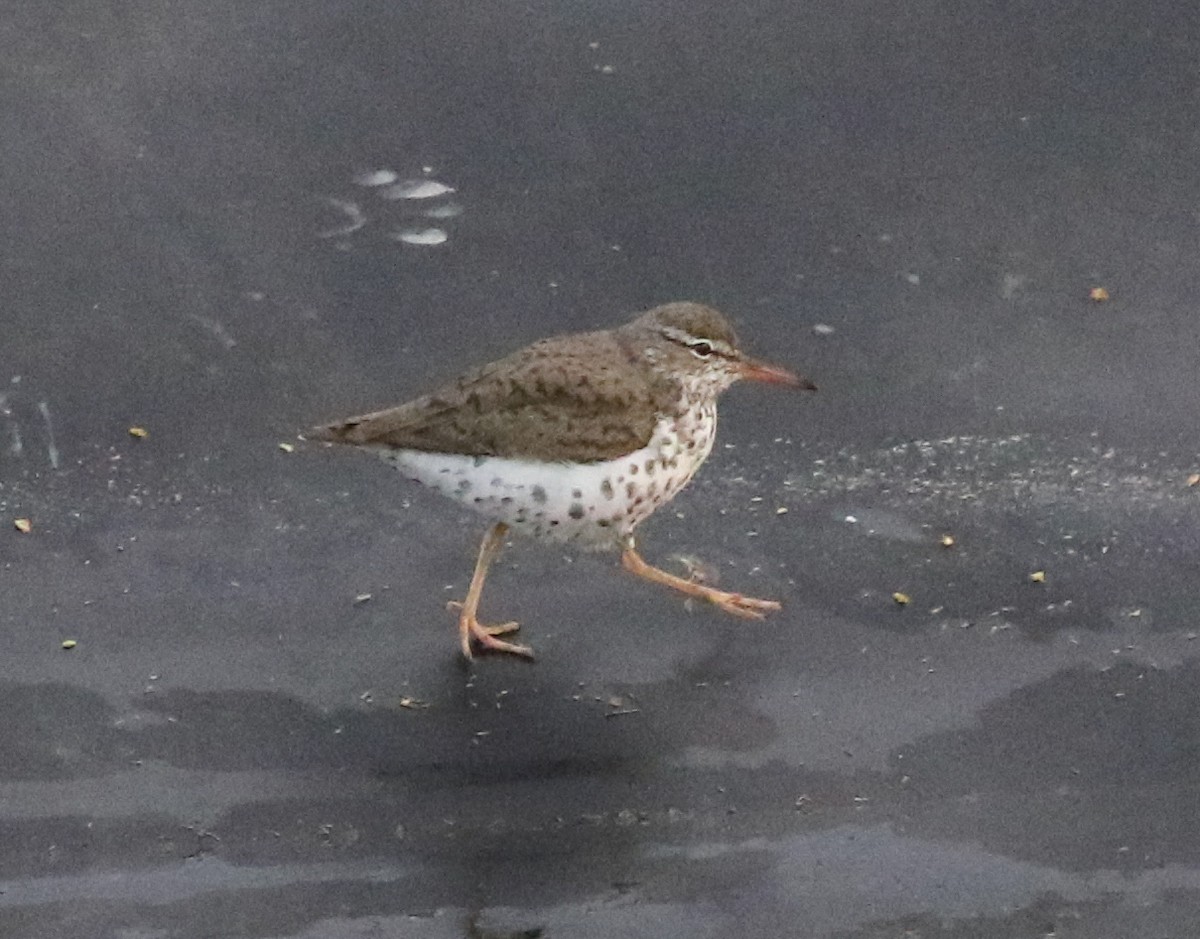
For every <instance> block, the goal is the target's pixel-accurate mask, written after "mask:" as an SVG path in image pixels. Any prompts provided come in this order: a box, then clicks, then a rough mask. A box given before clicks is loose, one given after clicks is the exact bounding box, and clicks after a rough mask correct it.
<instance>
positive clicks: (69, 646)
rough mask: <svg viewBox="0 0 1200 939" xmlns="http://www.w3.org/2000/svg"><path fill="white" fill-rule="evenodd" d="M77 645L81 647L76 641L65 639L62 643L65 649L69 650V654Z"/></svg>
mask: <svg viewBox="0 0 1200 939" xmlns="http://www.w3.org/2000/svg"><path fill="white" fill-rule="evenodd" d="M77 645H79V643H78V642H76V641H75V640H74V639H64V640H63V641H62V647H63V649H65V650H67V651H68V652H69V651H70V650H71V649H74V648H75V647H76V646H77Z"/></svg>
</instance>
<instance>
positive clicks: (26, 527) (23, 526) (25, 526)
mask: <svg viewBox="0 0 1200 939" xmlns="http://www.w3.org/2000/svg"><path fill="white" fill-rule="evenodd" d="M13 528H15V529H16V530H17V531H19V532H20V533H21V534H22V535H28V534H29V533H30V532H31V531H33V522H31V521H30V520H29V519H27V518H14V519H13Z"/></svg>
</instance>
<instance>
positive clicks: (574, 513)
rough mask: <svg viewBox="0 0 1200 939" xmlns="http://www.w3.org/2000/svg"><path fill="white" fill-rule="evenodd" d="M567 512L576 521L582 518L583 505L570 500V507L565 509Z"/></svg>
mask: <svg viewBox="0 0 1200 939" xmlns="http://www.w3.org/2000/svg"><path fill="white" fill-rule="evenodd" d="M567 514H568V515H569V516H571V518H573V519H575V520H576V521H578V520H579V519H581V518H583V506H582V505H581V504H580V503H578V502H572V503H571V507H570V508H569V509H567Z"/></svg>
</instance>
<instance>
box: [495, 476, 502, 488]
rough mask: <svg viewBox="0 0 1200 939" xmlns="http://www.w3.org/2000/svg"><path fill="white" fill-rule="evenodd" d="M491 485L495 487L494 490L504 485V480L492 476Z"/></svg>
mask: <svg viewBox="0 0 1200 939" xmlns="http://www.w3.org/2000/svg"><path fill="white" fill-rule="evenodd" d="M492 485H493V486H495V487H496V488H499V487H501V486H503V485H504V480H503V479H501V478H500V477H499V476H493V477H492Z"/></svg>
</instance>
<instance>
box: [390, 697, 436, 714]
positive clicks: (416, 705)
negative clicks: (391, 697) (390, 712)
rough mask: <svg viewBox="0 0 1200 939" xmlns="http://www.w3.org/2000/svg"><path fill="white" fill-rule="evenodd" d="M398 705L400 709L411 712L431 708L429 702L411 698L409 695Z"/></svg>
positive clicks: (398, 702)
mask: <svg viewBox="0 0 1200 939" xmlns="http://www.w3.org/2000/svg"><path fill="white" fill-rule="evenodd" d="M396 703H397V704H398V705H400V707H402V708H405V709H407V710H409V711H416V710H420V709H421V708H427V707H429V702H428V701H418V700H417V699H416V698H410V697H409V696H408V695H404V696H403V697H402V698H401V699H400V700H399V701H397V702H396Z"/></svg>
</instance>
